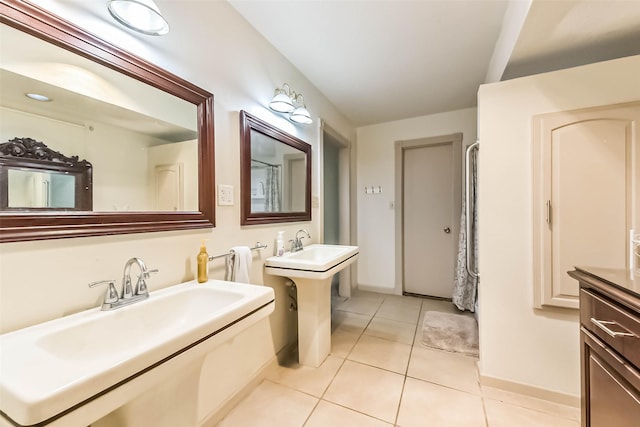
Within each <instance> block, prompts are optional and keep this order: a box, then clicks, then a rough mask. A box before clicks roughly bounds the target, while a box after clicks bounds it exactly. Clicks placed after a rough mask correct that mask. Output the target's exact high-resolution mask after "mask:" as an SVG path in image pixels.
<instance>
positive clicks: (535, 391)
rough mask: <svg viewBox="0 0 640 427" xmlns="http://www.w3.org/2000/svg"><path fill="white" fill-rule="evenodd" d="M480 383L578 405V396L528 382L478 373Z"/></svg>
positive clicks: (556, 401)
mask: <svg viewBox="0 0 640 427" xmlns="http://www.w3.org/2000/svg"><path fill="white" fill-rule="evenodd" d="M480 384H481V385H483V386H485V387H494V388H499V389H501V390H505V391H510V392H513V393H518V394H523V395H525V396H529V397H535V398H537V399H542V400H547V401H549V402H553V403H559V404H561V405H566V406H572V407H574V408H579V407H580V396H574V395H572V394H567V393H562V392H559V391H553V390H548V389H545V388H540V387H535V386H532V385H528V384H522V383H517V382H514V381H507V380H504V379H502V378H495V377H490V376H488V375H480Z"/></svg>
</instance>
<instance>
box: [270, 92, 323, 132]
mask: <svg viewBox="0 0 640 427" xmlns="http://www.w3.org/2000/svg"><path fill="white" fill-rule="evenodd" d="M269 108H271V109H272V110H273V111H277V112H278V113H283V114H286V113H291V115H290V116H289V120H291V121H292V122H295V123H302V124H305V125H308V124H310V123H313V120H311V114H309V111H308V110H307V107H306V106H305V104H304V97H303V96H302V94H301V93H296V92H295V91H293V90H292V89H291V87H289V85H288V84H287V83H285V84H283V85H282V87H281V88H276V91H275V95H274V96H273V99H272V100H271V102H269Z"/></svg>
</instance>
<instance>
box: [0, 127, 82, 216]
mask: <svg viewBox="0 0 640 427" xmlns="http://www.w3.org/2000/svg"><path fill="white" fill-rule="evenodd" d="M91 176H92V166H91V163H89V162H87V161H86V160H80V159H78V157H77V156H72V157H67V156H65V155H64V154H62V153H60V152H58V151H54V150H51V149H50V148H49V147H47V146H46V144H44V143H43V142H40V141H36V140H34V139H31V138H13V139H12V140H10V141H8V142H5V143H2V144H0V210H2V211H17V212H29V211H43V210H44V211H91V210H92V209H93V182H92V179H91Z"/></svg>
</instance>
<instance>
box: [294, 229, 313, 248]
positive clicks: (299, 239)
mask: <svg viewBox="0 0 640 427" xmlns="http://www.w3.org/2000/svg"><path fill="white" fill-rule="evenodd" d="M300 233H304V234H306V235H307V238H308V239H310V238H311V236H310V235H309V232H308V231H307V230H298V231H297V232H296V237H295V239H293V240H289V241H290V242H291V252H300V251H301V250H302V249H303V248H302V239H304V237H305V236H302V237H298V234H300Z"/></svg>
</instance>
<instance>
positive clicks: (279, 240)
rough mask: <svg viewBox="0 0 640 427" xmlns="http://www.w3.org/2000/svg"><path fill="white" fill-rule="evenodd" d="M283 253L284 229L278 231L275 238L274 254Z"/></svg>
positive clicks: (279, 254) (280, 254)
mask: <svg viewBox="0 0 640 427" xmlns="http://www.w3.org/2000/svg"><path fill="white" fill-rule="evenodd" d="M282 255H284V231H278V237H277V239H276V256H282Z"/></svg>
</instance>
